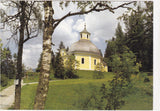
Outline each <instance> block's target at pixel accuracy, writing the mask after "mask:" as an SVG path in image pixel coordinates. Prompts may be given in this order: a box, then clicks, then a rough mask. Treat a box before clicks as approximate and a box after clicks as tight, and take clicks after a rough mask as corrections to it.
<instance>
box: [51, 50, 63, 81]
mask: <svg viewBox="0 0 160 111" xmlns="http://www.w3.org/2000/svg"><path fill="white" fill-rule="evenodd" d="M54 76H55V77H56V78H61V79H65V69H64V64H63V59H62V57H61V55H60V52H58V53H57V55H56V58H55V74H54Z"/></svg>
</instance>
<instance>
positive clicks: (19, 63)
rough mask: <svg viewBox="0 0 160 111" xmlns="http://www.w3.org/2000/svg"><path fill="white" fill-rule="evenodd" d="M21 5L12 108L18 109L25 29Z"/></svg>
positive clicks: (22, 6)
mask: <svg viewBox="0 0 160 111" xmlns="http://www.w3.org/2000/svg"><path fill="white" fill-rule="evenodd" d="M20 5H21V12H22V13H21V16H20V24H21V25H20V37H19V43H18V57H17V75H16V79H17V80H18V84H17V85H16V86H15V103H14V108H15V109H20V100H21V78H22V54H23V40H24V27H25V20H24V18H25V2H24V1H20Z"/></svg>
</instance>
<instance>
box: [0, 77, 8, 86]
mask: <svg viewBox="0 0 160 111" xmlns="http://www.w3.org/2000/svg"><path fill="white" fill-rule="evenodd" d="M7 84H8V78H7V77H6V76H5V75H4V74H1V86H2V87H5V86H7Z"/></svg>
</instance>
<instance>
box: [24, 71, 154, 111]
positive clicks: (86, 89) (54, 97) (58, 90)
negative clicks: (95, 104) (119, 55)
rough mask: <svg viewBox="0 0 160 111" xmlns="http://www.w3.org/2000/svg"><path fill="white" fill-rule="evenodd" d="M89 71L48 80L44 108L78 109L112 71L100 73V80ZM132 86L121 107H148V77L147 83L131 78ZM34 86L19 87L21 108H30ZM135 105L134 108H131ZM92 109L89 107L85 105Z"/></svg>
mask: <svg viewBox="0 0 160 111" xmlns="http://www.w3.org/2000/svg"><path fill="white" fill-rule="evenodd" d="M93 73H94V72H93V71H78V72H77V74H78V75H79V77H80V78H78V79H66V80H57V81H52V82H50V85H49V91H48V97H47V101H46V104H45V109H47V110H76V109H79V110H82V109H83V108H82V107H81V103H82V102H83V101H84V100H85V99H87V97H88V96H90V95H91V94H93V93H94V92H96V91H99V90H100V87H101V85H102V83H105V84H108V81H109V80H111V79H112V77H113V73H110V72H107V73H104V75H105V78H104V79H93ZM132 78H133V79H134V80H133V81H134V84H135V87H134V89H133V93H131V94H130V95H128V96H126V97H125V105H124V106H123V107H122V108H121V109H122V110H131V109H134V110H136V109H137V110H144V109H145V110H151V109H152V94H153V93H152V83H153V80H152V76H149V78H150V80H151V81H150V82H147V83H144V82H143V79H144V78H142V77H141V78H139V77H138V76H135V77H132ZM36 88H37V85H36V84H34V85H26V86H24V87H23V88H22V96H21V109H33V104H34V98H35V93H36ZM133 106H136V107H133ZM88 109H91V110H93V109H92V108H88Z"/></svg>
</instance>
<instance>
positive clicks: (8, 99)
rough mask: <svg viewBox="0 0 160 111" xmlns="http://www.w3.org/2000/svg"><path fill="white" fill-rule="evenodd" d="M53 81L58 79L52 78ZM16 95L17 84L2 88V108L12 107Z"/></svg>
mask: <svg viewBox="0 0 160 111" xmlns="http://www.w3.org/2000/svg"><path fill="white" fill-rule="evenodd" d="M51 81H57V80H51ZM51 81H50V82H51ZM37 83H38V82H31V83H22V87H23V86H24V85H27V84H37ZM14 96H15V85H12V86H9V87H8V88H6V89H4V90H2V91H1V92H0V110H5V109H8V108H9V107H11V106H12V105H13V103H14Z"/></svg>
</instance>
